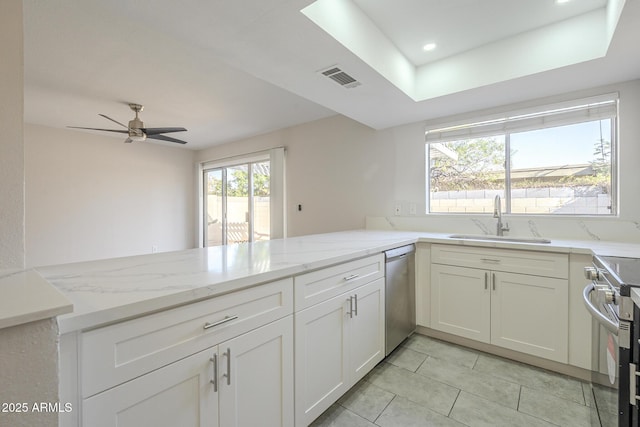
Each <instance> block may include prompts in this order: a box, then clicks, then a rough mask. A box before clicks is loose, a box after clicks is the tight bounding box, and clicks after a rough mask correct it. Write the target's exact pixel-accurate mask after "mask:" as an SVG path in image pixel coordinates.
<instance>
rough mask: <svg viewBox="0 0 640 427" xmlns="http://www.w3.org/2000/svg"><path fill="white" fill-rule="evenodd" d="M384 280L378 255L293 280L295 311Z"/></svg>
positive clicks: (381, 258) (380, 258)
mask: <svg viewBox="0 0 640 427" xmlns="http://www.w3.org/2000/svg"><path fill="white" fill-rule="evenodd" d="M383 276H384V255H382V254H378V255H374V256H370V257H367V258H362V259H358V260H355V261H350V262H345V263H344V264H339V265H335V266H333V267H328V268H323V269H322V270H317V271H313V272H311V273H306V274H301V275H300V276H296V277H294V293H295V310H296V311H299V310H302V309H304V308H306V307H310V306H312V305H314V304H317V303H319V302H322V301H325V300H327V299H329V298H332V297H334V296H336V295H339V294H341V293H343V292H348V291H350V290H351V289H355V288H357V287H358V286H361V285H364V284H365V283H369V282H371V281H372V280H375V279H377V278H379V277H383Z"/></svg>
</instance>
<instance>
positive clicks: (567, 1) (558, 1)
mask: <svg viewBox="0 0 640 427" xmlns="http://www.w3.org/2000/svg"><path fill="white" fill-rule="evenodd" d="M570 1H571V0H556V4H563V3H569V2H570Z"/></svg>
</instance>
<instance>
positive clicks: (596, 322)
mask: <svg viewBox="0 0 640 427" xmlns="http://www.w3.org/2000/svg"><path fill="white" fill-rule="evenodd" d="M602 290H604V289H603V287H602V286H599V285H596V284H593V283H590V284H589V285H587V286H586V287H585V289H584V292H583V298H584V303H585V307H586V308H587V310H588V311H589V313H590V314H591V316H592V330H591V334H592V349H591V350H592V351H591V365H592V369H591V393H590V396H589V398H590V399H591V402H590V408H591V425H592V426H593V427H596V426H597V427H600V426H602V427H609V426H617V425H618V382H619V372H618V355H619V352H618V328H619V326H620V320H619V319H618V315H617V312H616V310H615V306H613V304H609V303H607V302H606V300H605V298H604V297H603V294H604V292H601V291H602Z"/></svg>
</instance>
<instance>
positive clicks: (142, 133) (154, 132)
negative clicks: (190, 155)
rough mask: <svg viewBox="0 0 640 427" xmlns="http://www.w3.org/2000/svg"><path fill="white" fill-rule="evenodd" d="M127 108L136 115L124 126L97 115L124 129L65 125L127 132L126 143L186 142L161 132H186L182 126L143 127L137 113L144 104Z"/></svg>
mask: <svg viewBox="0 0 640 427" xmlns="http://www.w3.org/2000/svg"><path fill="white" fill-rule="evenodd" d="M129 108H131V109H132V110H133V111H135V113H136V117H135V118H134V119H133V120H131V121H129V126H126V125H124V124H122V123H120V122H119V121H117V120H114V119H112V118H111V117H109V116H106V115H104V114H98V115H99V116H102V117H104V118H105V119H107V120H111V121H112V122H114V123H117V124H119V125H120V126H122V127H124V128H126V130H120V129H98V128H84V127H78V126H67V127H69V128H73V129H87V130H101V131H105V132H118V133H128V134H129V137H128V138H127V139H126V140H125V141H124V142H127V143H130V142H133V141H136V142H138V141H144V140H145V139H147V138H150V139H158V140H160V141H168V142H176V143H178V144H186V143H187V142H186V141H182V140H180V139H176V138H171V137H170V136H165V135H162V134H163V133H171V132H186V129H185V128H182V127H168V128H146V127H144V123H143V122H142V120H140V118H138V113H140V112H141V111H142V110H143V109H144V106H142V105H140V104H129Z"/></svg>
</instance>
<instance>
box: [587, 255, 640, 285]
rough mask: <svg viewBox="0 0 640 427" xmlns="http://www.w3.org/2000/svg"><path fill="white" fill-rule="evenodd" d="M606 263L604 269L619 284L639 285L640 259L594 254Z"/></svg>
mask: <svg viewBox="0 0 640 427" xmlns="http://www.w3.org/2000/svg"><path fill="white" fill-rule="evenodd" d="M595 258H599V259H600V260H601V261H602V262H601V264H604V265H606V267H605V268H606V270H607V271H608V272H609V273H610V274H611V275H613V276H614V277H615V279H614V280H615V281H616V282H618V283H619V284H621V285H626V286H630V287H640V259H638V258H623V257H615V256H596V257H595Z"/></svg>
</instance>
